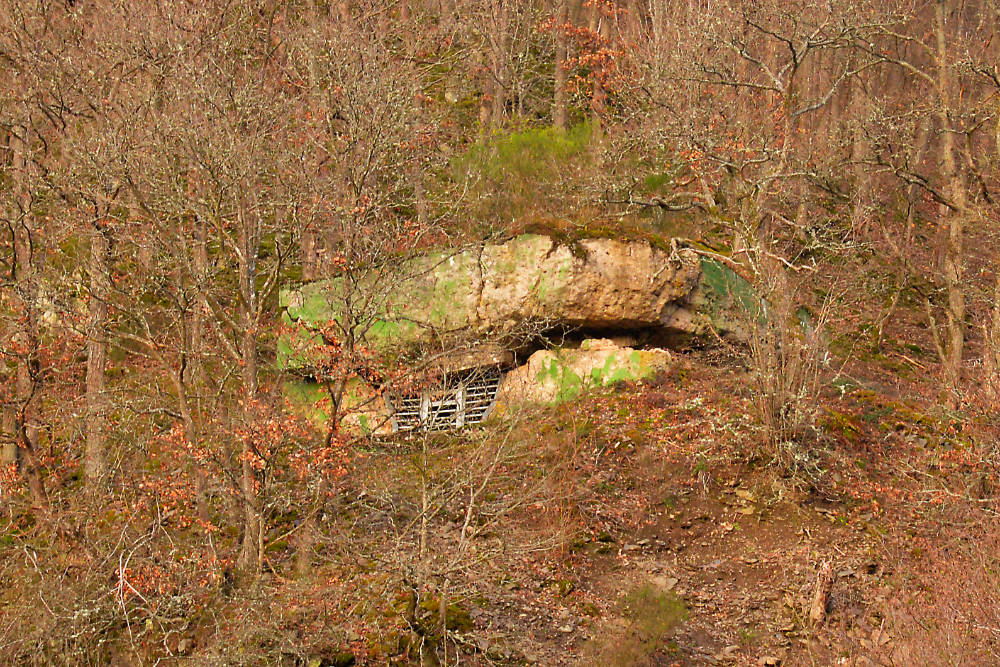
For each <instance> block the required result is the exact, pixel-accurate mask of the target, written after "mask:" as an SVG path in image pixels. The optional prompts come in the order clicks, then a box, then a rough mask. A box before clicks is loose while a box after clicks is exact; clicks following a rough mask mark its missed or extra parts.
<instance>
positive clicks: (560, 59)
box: [552, 0, 569, 130]
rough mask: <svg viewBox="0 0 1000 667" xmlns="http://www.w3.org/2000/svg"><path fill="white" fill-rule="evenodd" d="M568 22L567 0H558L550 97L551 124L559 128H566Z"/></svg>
mask: <svg viewBox="0 0 1000 667" xmlns="http://www.w3.org/2000/svg"><path fill="white" fill-rule="evenodd" d="M568 22H569V0H559V7H558V10H557V11H556V25H555V31H556V71H555V86H554V93H553V97H552V124H553V125H555V126H556V127H557V128H559V129H560V130H565V129H566V58H567V55H568V42H569V38H568V36H567V34H566V24H567V23H568Z"/></svg>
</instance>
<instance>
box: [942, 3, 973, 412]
mask: <svg viewBox="0 0 1000 667" xmlns="http://www.w3.org/2000/svg"><path fill="white" fill-rule="evenodd" d="M945 17H946V14H945V2H944V0H938V3H937V8H936V15H935V37H936V39H937V77H938V78H937V87H938V109H937V114H938V121H939V123H940V126H941V144H942V145H941V172H942V176H943V177H944V179H945V182H946V183H947V186H948V194H949V195H950V198H951V204H952V206H951V209H950V210H949V211H948V236H947V240H946V241H945V248H944V263H943V278H944V287H945V292H946V294H947V298H948V306H947V325H946V326H947V333H948V338H947V345H946V347H945V351H946V353H947V358H946V359H944V360H943V361H944V374H945V383H946V385H947V387H948V390H949V392H950V394H951V397H950V401H951V402H952V404H954V400H955V393H956V392H957V390H958V388H959V384H960V382H961V379H962V357H963V352H964V347H965V291H964V289H963V285H962V280H963V273H964V270H963V266H962V264H963V259H964V257H963V240H964V238H963V237H964V235H965V221H966V218H967V216H968V210H969V206H968V199H967V193H966V189H965V179H964V177H963V175H962V172H961V171H960V169H959V166H958V159H957V156H956V146H955V132H954V131H953V130H954V128H953V127H952V124H951V120H950V112H951V104H952V90H951V88H952V83H951V75H950V73H949V63H948V51H947V35H946V32H945V31H946V27H945Z"/></svg>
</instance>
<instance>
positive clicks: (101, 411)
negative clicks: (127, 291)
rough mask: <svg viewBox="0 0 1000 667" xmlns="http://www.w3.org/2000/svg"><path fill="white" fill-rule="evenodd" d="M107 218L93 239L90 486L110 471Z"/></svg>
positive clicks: (86, 465) (89, 356) (87, 469)
mask: <svg viewBox="0 0 1000 667" xmlns="http://www.w3.org/2000/svg"><path fill="white" fill-rule="evenodd" d="M105 224H106V223H104V222H103V221H98V222H97V223H96V224H95V228H94V230H93V233H92V234H91V239H90V303H89V311H90V322H89V323H88V326H87V379H86V386H87V395H86V401H87V443H86V451H85V453H84V463H83V468H84V474H85V476H86V479H87V488H88V490H89V491H90V492H94V491H96V490H97V489H99V488H100V485H101V484H102V482H103V481H104V477H105V475H106V472H107V432H108V422H107V419H108V417H107V414H108V396H107V376H106V367H107V360H108V341H107V321H108V301H107V300H108V276H109V271H108V252H109V250H110V245H111V244H110V242H109V240H108V236H107V231H106V230H105V229H103V228H102V227H103V226H104V225H105Z"/></svg>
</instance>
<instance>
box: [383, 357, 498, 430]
mask: <svg viewBox="0 0 1000 667" xmlns="http://www.w3.org/2000/svg"><path fill="white" fill-rule="evenodd" d="M502 381H503V374H502V373H501V372H500V370H499V369H497V368H488V369H476V370H473V371H469V372H466V373H462V374H451V375H449V376H448V377H446V378H445V381H444V383H443V386H441V387H437V388H435V389H429V390H427V391H424V392H422V393H420V394H410V395H403V396H396V397H394V399H393V401H392V403H393V408H394V410H393V415H392V429H393V431H412V430H414V429H424V430H427V431H443V430H447V429H450V428H458V427H460V426H465V425H466V424H478V423H479V422H481V421H483V420H484V419H486V417H488V416H489V413H490V410H491V409H492V408H493V404H494V402H495V401H496V398H497V392H498V391H499V390H500V384H501V382H502Z"/></svg>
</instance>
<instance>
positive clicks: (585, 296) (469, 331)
mask: <svg viewBox="0 0 1000 667" xmlns="http://www.w3.org/2000/svg"><path fill="white" fill-rule="evenodd" d="M710 264H714V263H712V262H710ZM720 276H721V277H722V278H723V279H724V280H723V283H724V282H725V280H728V281H730V282H733V281H738V279H736V278H735V275H734V274H732V272H731V271H728V269H725V268H724V267H722V266H721V265H715V266H713V267H709V270H706V262H705V260H703V259H701V258H699V256H698V255H697V254H696V253H695V252H694V251H693V250H688V249H682V250H679V251H677V252H673V253H671V252H670V251H668V250H664V249H661V248H658V247H656V246H653V245H651V244H650V243H647V242H644V241H618V240H612V239H587V240H583V241H579V242H576V243H574V244H572V245H567V244H563V243H559V242H557V241H555V240H554V239H552V238H550V237H547V236H536V235H524V236H519V237H516V238H513V239H511V240H509V241H507V242H505V243H498V244H485V245H482V246H478V247H474V248H466V249H462V250H459V251H438V252H434V253H429V254H427V255H425V256H422V257H419V258H417V259H414V260H411V261H410V262H407V263H405V264H404V265H402V266H401V267H399V268H398V269H397V270H396V271H394V272H393V273H391V274H389V275H380V276H379V277H378V278H377V280H376V279H374V278H373V284H372V285H371V286H370V288H371V289H370V291H371V292H372V293H375V294H384V297H379V298H376V299H375V300H374V301H373V302H372V303H373V304H374V305H370V306H369V307H370V308H372V309H373V310H372V312H374V318H375V319H376V320H377V321H375V322H374V323H373V325H372V326H371V327H370V328H369V329H368V331H367V334H366V339H367V342H368V343H369V344H370V345H372V346H373V347H374V348H375V349H377V350H381V351H392V352H394V353H404V352H406V351H409V350H411V349H421V350H427V349H447V348H448V347H451V346H455V347H461V346H463V345H467V344H468V343H470V342H472V341H481V340H487V339H489V340H494V341H495V340H501V339H504V340H511V339H515V340H516V338H517V336H518V335H521V334H524V333H526V332H528V331H532V332H537V331H538V330H539V329H545V328H549V327H551V328H556V327H561V328H574V327H578V328H586V329H591V330H605V331H613V330H634V329H641V328H662V329H664V330H666V331H669V332H673V333H680V334H691V335H702V334H705V333H707V332H708V328H709V327H710V326H711V327H715V328H716V330H719V331H721V332H722V333H726V332H730V331H733V330H734V329H735V326H734V324H733V318H731V317H727V312H728V311H729V310H730V307H731V305H732V303H731V302H732V294H731V292H732V291H733V290H731V289H730V288H729V287H727V286H726V285H725V284H722V283H720V281H719V277H720ZM364 289H365V288H364V287H363V288H362V290H364ZM380 290H381V291H380ZM347 297H349V293H348V294H347V295H345V290H344V285H343V283H342V281H341V279H338V278H333V279H329V280H323V281H317V282H313V283H309V284H306V285H303V286H301V287H298V288H294V289H289V290H284V291H282V293H281V297H280V301H281V306H282V307H283V308H284V310H285V313H284V315H285V317H286V320H287V321H289V322H296V321H297V322H300V323H302V324H305V325H306V326H307V327H309V326H316V325H320V324H322V323H323V322H326V321H329V320H331V319H339V318H341V316H342V313H343V312H344V311H345V305H344V304H345V303H346V298H347ZM355 298H356V297H355ZM293 342H294V341H291V340H288V339H286V340H284V341H283V343H282V342H279V357H280V358H279V361H280V362H281V363H283V364H284V365H286V366H295V365H296V359H295V353H294V345H292V344H291V343H293Z"/></svg>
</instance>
